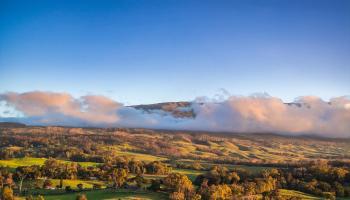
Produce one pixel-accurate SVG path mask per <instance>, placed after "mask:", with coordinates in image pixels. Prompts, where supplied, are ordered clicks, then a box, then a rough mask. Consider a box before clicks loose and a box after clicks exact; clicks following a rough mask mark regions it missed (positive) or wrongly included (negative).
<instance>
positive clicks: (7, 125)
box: [0, 122, 26, 128]
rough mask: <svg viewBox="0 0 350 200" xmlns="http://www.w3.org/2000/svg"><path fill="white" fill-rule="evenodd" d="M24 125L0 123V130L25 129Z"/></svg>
mask: <svg viewBox="0 0 350 200" xmlns="http://www.w3.org/2000/svg"><path fill="white" fill-rule="evenodd" d="M25 126H26V125H25V124H21V123H16V122H0V128H21V127H25Z"/></svg>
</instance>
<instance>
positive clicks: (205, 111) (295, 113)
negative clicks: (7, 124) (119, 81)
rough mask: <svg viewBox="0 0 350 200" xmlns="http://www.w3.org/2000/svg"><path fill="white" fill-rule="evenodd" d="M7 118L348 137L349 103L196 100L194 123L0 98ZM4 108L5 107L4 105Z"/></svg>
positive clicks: (52, 98) (37, 95) (56, 98)
mask: <svg viewBox="0 0 350 200" xmlns="http://www.w3.org/2000/svg"><path fill="white" fill-rule="evenodd" d="M0 102H2V105H3V106H2V107H3V109H1V110H3V113H1V112H0V121H8V120H9V118H5V117H4V116H5V113H6V114H7V115H8V112H9V110H11V111H13V110H14V111H16V113H20V114H21V116H19V115H17V116H14V117H12V118H11V119H12V121H18V122H24V123H27V124H35V125H38V124H40V125H70V126H72V125H73V126H101V127H112V126H121V127H143V128H161V129H176V130H203V131H225V132H256V133H260V132H261V133H263V132H272V133H281V134H294V135H296V134H315V135H321V136H326V137H350V98H349V97H345V96H344V97H337V98H333V99H330V101H329V102H325V101H323V100H322V99H320V98H318V97H315V96H306V97H300V98H298V99H296V100H295V101H294V102H292V103H288V104H287V103H284V102H283V101H282V100H281V99H279V98H275V97H270V96H267V95H260V96H259V95H255V96H231V97H228V98H226V99H221V100H220V101H212V100H203V99H201V100H195V101H193V102H192V104H191V105H190V107H188V108H178V109H179V110H184V109H185V110H188V109H192V110H193V112H194V114H195V117H194V118H176V117H174V116H173V115H171V114H170V113H169V112H166V111H163V110H153V111H152V112H145V111H142V110H139V109H135V108H133V107H126V106H123V104H121V103H118V102H116V101H114V100H112V99H109V98H107V97H104V96H97V95H87V96H82V97H79V98H74V97H73V96H71V95H70V94H67V93H53V92H27V93H13V92H11V93H3V94H0ZM0 105H1V104H0Z"/></svg>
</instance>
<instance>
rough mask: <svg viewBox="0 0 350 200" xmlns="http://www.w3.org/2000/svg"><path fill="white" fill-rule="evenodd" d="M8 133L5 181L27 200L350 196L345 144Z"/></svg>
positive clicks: (249, 137) (133, 133)
mask: <svg viewBox="0 0 350 200" xmlns="http://www.w3.org/2000/svg"><path fill="white" fill-rule="evenodd" d="M0 131H1V132H0V137H1V140H0V144H1V151H0V156H1V160H0V169H1V176H2V177H3V178H2V179H0V180H3V182H2V183H3V184H4V185H10V186H11V188H12V189H13V192H14V194H15V195H16V196H17V197H16V198H19V199H21V198H22V199H24V198H25V196H28V195H32V196H33V197H34V198H36V197H37V196H38V195H42V196H43V198H45V199H57V200H59V199H62V200H65V199H75V198H76V197H77V195H78V194H80V193H83V194H85V195H86V198H88V199H168V198H171V199H174V198H175V197H174V195H192V196H191V197H186V199H189V198H199V196H201V199H209V198H214V197H213V196H215V195H223V194H222V193H220V194H219V193H216V192H217V191H221V192H228V193H227V194H225V195H231V196H232V197H237V198H238V197H239V198H241V197H242V198H243V197H249V196H251V197H254V198H265V197H264V196H271V197H272V196H274V197H275V198H277V199H289V198H298V199H310V200H311V199H322V198H333V197H335V196H338V197H339V198H343V199H346V198H348V197H347V195H349V194H350V188H349V187H348V184H349V182H348V180H349V178H350V173H349V167H348V166H349V165H350V164H349V158H350V142H349V141H348V140H347V139H345V140H339V139H326V138H313V137H308V136H300V137H288V136H281V135H272V134H231V135H227V134H223V133H215V134H214V133H205V132H199V133H197V132H183V131H182V132H177V131H159V130H147V129H98V128H65V127H17V128H11V127H6V128H1V129H0ZM320 152H323V153H320ZM316 163H317V164H316ZM300 170H303V173H304V174H305V173H307V175H302V176H301V175H300ZM304 170H306V172H305V171H304ZM22 179H23V181H22V182H23V183H22V184H21V180H22ZM180 180H181V184H180V185H176V184H175V183H173V181H180ZM327 181H328V182H327ZM174 184H175V185H174ZM225 187H226V188H225ZM177 188H186V189H177ZM201 188H202V189H201ZM227 188H230V189H229V190H228V189H227ZM179 190H180V191H187V190H190V191H191V193H188V192H187V193H186V192H183V194H179V193H176V191H179ZM203 191H206V192H203ZM206 195H209V196H206ZM176 198H177V197H176ZM176 198H175V199H176ZM181 198H182V197H181ZM217 198H219V197H217ZM219 199H220V198H219Z"/></svg>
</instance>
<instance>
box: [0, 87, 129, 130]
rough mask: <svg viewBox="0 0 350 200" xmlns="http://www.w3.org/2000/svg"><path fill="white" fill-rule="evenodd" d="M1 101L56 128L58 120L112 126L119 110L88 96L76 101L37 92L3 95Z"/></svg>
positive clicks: (109, 102)
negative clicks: (55, 124)
mask: <svg viewBox="0 0 350 200" xmlns="http://www.w3.org/2000/svg"><path fill="white" fill-rule="evenodd" d="M0 100H2V101H5V102H6V104H7V106H9V107H13V108H15V109H16V110H18V111H20V112H22V113H23V114H24V115H25V116H27V117H31V118H33V119H36V120H38V121H39V122H42V123H59V124H61V121H59V120H64V121H69V120H71V121H79V122H86V123H91V124H111V123H115V122H117V121H118V115H117V114H116V110H117V109H118V108H119V107H121V106H122V105H121V104H120V103H117V102H115V101H113V100H111V99H109V98H107V97H104V96H93V95H89V96H82V97H80V98H78V99H76V98H74V97H72V96H71V95H70V94H67V93H53V92H39V91H38V92H26V93H14V92H11V93H5V94H1V95H0ZM63 118H67V119H63Z"/></svg>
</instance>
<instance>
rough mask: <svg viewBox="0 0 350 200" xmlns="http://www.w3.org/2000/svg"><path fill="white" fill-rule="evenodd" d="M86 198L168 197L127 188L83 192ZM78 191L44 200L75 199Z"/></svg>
mask: <svg viewBox="0 0 350 200" xmlns="http://www.w3.org/2000/svg"><path fill="white" fill-rule="evenodd" d="M83 193H84V194H85V195H86V197H87V198H88V199H99V200H104V199H105V200H107V199H108V200H114V199H115V200H117V199H129V200H131V199H135V200H136V199H142V200H149V199H154V200H162V199H168V198H167V197H168V195H166V194H163V193H155V192H146V191H129V190H117V191H116V190H97V191H88V192H83ZM78 194H79V193H69V194H62V195H46V196H44V197H45V199H46V200H75V198H76V196H77V195H78Z"/></svg>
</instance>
